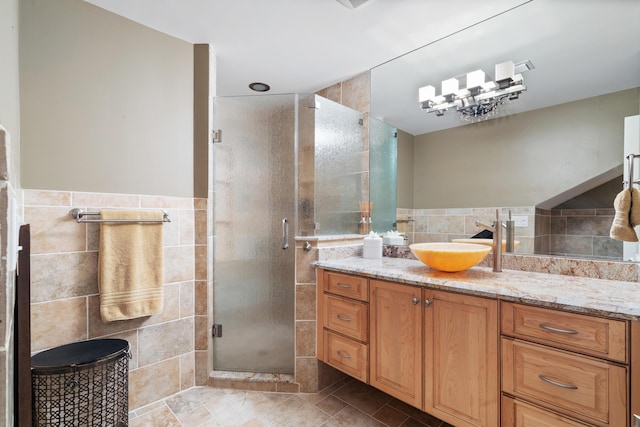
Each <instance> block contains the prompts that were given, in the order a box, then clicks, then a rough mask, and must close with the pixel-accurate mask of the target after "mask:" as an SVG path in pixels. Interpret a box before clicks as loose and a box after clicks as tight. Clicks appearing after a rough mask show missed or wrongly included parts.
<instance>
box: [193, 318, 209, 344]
mask: <svg viewBox="0 0 640 427" xmlns="http://www.w3.org/2000/svg"><path fill="white" fill-rule="evenodd" d="M207 326H208V320H207V317H206V316H195V340H196V342H195V349H196V350H206V349H207V348H208V344H209V333H208V328H207Z"/></svg>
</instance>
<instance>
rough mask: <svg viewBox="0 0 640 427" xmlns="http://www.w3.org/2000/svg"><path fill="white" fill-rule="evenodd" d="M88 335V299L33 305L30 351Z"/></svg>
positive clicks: (76, 339)
mask: <svg viewBox="0 0 640 427" xmlns="http://www.w3.org/2000/svg"><path fill="white" fill-rule="evenodd" d="M87 338H88V337H87V298H85V297H81V298H71V299H65V300H58V301H50V302H44V303H39V304H31V351H38V350H44V349H47V348H51V347H56V346H59V345H63V344H68V343H72V342H76V341H83V340H86V339H87Z"/></svg>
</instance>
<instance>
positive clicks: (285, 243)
mask: <svg viewBox="0 0 640 427" xmlns="http://www.w3.org/2000/svg"><path fill="white" fill-rule="evenodd" d="M288 247H289V220H287V218H282V249H287V248H288Z"/></svg>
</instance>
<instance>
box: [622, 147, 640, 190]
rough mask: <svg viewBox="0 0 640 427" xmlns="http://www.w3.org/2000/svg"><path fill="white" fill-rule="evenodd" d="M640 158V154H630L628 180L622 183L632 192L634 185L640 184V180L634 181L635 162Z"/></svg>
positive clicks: (628, 157) (628, 158)
mask: <svg viewBox="0 0 640 427" xmlns="http://www.w3.org/2000/svg"><path fill="white" fill-rule="evenodd" d="M638 157H640V154H629V155H627V162H628V168H627V179H626V180H624V181H623V182H622V185H623V186H626V187H627V189H629V190H631V188H632V187H633V184H640V180H635V181H634V180H633V176H634V175H633V160H634V159H636V158H638Z"/></svg>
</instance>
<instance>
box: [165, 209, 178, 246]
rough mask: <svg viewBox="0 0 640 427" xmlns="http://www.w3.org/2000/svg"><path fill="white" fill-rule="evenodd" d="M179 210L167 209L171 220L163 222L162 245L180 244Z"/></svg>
mask: <svg viewBox="0 0 640 427" xmlns="http://www.w3.org/2000/svg"><path fill="white" fill-rule="evenodd" d="M178 212H179V211H172V210H167V213H168V214H169V218H170V219H171V222H165V223H164V227H163V230H162V231H163V236H162V237H163V244H164V246H178V245H180V219H179V215H178Z"/></svg>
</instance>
